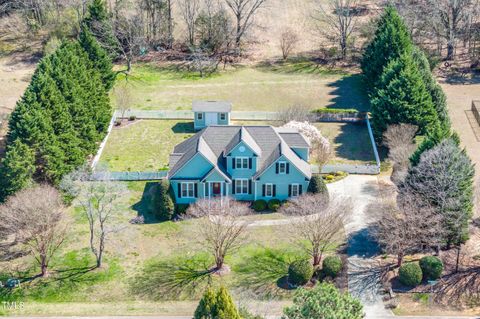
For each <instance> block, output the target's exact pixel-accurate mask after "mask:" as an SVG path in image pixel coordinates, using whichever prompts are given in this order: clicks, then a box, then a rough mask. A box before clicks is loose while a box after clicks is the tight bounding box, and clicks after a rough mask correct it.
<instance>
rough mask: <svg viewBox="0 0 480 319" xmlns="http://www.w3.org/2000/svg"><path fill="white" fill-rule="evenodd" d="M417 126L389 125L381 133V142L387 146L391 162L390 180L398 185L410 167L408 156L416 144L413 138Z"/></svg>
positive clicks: (413, 150)
mask: <svg viewBox="0 0 480 319" xmlns="http://www.w3.org/2000/svg"><path fill="white" fill-rule="evenodd" d="M417 131H418V127H417V126H415V125H411V124H395V125H389V126H388V128H387V130H386V131H385V133H384V134H383V143H384V144H385V146H387V147H388V149H389V152H388V158H389V159H390V161H391V162H392V163H393V172H392V176H391V178H392V181H393V182H394V183H395V184H396V185H399V184H400V183H401V182H403V181H404V180H405V177H406V176H407V173H408V168H409V167H410V157H411V156H412V154H413V153H414V152H415V150H416V148H417V145H416V144H415V141H414V138H415V135H416V133H417Z"/></svg>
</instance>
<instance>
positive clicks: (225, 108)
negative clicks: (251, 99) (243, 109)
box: [192, 101, 232, 113]
mask: <svg viewBox="0 0 480 319" xmlns="http://www.w3.org/2000/svg"><path fill="white" fill-rule="evenodd" d="M192 110H193V112H221V113H228V112H231V111H232V103H231V102H226V101H193V103H192Z"/></svg>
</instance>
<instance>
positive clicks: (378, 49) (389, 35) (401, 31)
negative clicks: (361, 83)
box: [361, 6, 413, 90]
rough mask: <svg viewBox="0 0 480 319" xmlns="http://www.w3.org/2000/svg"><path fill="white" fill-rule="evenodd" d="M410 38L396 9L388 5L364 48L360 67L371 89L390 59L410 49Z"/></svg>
mask: <svg viewBox="0 0 480 319" xmlns="http://www.w3.org/2000/svg"><path fill="white" fill-rule="evenodd" d="M412 46H413V44H412V39H411V37H410V32H409V31H408V29H407V27H406V25H405V23H404V22H403V20H402V18H401V17H400V16H399V14H398V12H397V10H396V9H395V8H394V7H392V6H389V7H387V8H386V9H385V12H384V13H383V15H382V16H381V17H380V19H379V21H378V26H377V30H376V32H375V37H374V38H373V40H372V41H371V42H370V43H369V45H368V46H367V48H366V49H365V53H364V55H363V59H362V63H361V67H362V70H363V74H364V75H365V76H366V78H367V80H368V82H369V84H370V86H371V89H372V90H373V88H374V86H375V85H376V83H377V81H378V80H379V79H380V76H381V74H382V72H383V69H384V68H385V67H386V66H387V65H388V64H389V62H390V61H392V60H394V59H397V58H398V57H400V56H401V55H403V54H404V53H407V52H411V50H412Z"/></svg>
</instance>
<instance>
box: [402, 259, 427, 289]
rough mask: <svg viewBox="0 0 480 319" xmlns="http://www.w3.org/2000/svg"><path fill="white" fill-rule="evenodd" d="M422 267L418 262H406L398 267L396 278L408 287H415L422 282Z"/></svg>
mask: <svg viewBox="0 0 480 319" xmlns="http://www.w3.org/2000/svg"><path fill="white" fill-rule="evenodd" d="M422 277H423V274H422V268H420V265H419V264H418V263H408V264H405V265H403V266H401V267H400V270H399V271H398V279H399V280H400V282H401V283H402V284H404V285H405V286H408V287H416V286H418V285H420V283H421V282H422Z"/></svg>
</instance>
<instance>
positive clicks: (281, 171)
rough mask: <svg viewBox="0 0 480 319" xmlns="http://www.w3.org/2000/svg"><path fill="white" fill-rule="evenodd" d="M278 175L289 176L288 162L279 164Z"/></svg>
mask: <svg viewBox="0 0 480 319" xmlns="http://www.w3.org/2000/svg"><path fill="white" fill-rule="evenodd" d="M278 174H287V162H278Z"/></svg>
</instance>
